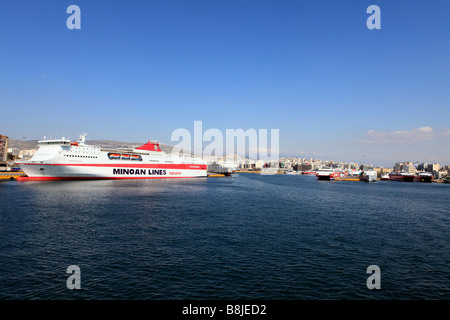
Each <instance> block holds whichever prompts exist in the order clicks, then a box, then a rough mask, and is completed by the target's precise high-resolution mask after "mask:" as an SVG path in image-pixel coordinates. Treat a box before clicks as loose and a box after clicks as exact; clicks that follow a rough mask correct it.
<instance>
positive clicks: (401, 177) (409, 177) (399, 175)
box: [389, 172, 414, 182]
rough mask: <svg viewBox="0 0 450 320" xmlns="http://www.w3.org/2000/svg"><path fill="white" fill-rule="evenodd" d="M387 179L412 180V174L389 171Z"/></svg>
mask: <svg viewBox="0 0 450 320" xmlns="http://www.w3.org/2000/svg"><path fill="white" fill-rule="evenodd" d="M389 180H393V181H405V182H413V181H414V174H412V173H408V172H391V173H389Z"/></svg>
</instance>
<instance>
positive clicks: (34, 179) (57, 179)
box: [17, 176, 206, 181]
mask: <svg viewBox="0 0 450 320" xmlns="http://www.w3.org/2000/svg"><path fill="white" fill-rule="evenodd" d="M186 178H206V176H201V177H198V176H197V177H196V176H193V177H135V178H129V177H18V178H17V181H60V180H136V179H139V180H144V179H186Z"/></svg>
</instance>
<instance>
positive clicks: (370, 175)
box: [361, 170, 378, 182]
mask: <svg viewBox="0 0 450 320" xmlns="http://www.w3.org/2000/svg"><path fill="white" fill-rule="evenodd" d="M377 177H378V172H377V171H376V170H364V171H363V172H361V180H362V181H366V182H376V181H377Z"/></svg>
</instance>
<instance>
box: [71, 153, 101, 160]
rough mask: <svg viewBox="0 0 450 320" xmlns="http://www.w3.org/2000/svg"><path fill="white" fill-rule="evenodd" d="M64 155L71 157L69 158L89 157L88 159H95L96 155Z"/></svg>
mask: <svg viewBox="0 0 450 320" xmlns="http://www.w3.org/2000/svg"><path fill="white" fill-rule="evenodd" d="M64 157H71V158H89V159H97V158H98V157H95V156H79V155H75V154H65V155H64Z"/></svg>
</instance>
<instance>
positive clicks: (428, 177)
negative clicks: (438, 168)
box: [414, 172, 433, 182]
mask: <svg viewBox="0 0 450 320" xmlns="http://www.w3.org/2000/svg"><path fill="white" fill-rule="evenodd" d="M414 181H417V182H432V181H433V175H432V174H431V173H430V172H419V173H417V174H416V176H415V177H414Z"/></svg>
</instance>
